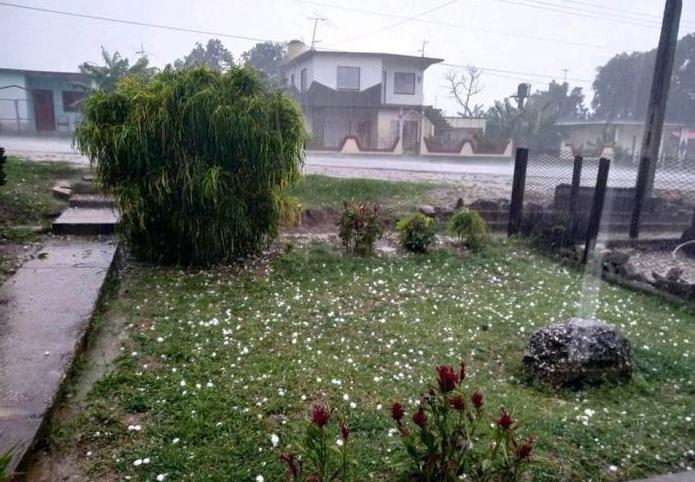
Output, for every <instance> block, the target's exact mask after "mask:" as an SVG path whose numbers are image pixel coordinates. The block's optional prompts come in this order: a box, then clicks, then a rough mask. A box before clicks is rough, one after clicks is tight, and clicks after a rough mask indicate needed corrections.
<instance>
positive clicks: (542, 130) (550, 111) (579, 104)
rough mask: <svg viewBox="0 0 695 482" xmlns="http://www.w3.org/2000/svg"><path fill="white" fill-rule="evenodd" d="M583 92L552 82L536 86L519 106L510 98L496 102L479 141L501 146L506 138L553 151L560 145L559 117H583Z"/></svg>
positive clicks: (487, 113)
mask: <svg viewBox="0 0 695 482" xmlns="http://www.w3.org/2000/svg"><path fill="white" fill-rule="evenodd" d="M587 111H588V109H587V108H586V107H585V106H584V94H583V93H582V89H581V88H580V87H575V88H573V89H570V86H569V84H567V83H562V84H559V83H557V82H554V81H553V82H551V83H550V84H548V89H547V90H537V91H536V92H534V93H533V94H532V95H531V96H530V97H529V99H528V101H527V102H526V105H525V106H524V107H523V108H522V109H519V108H518V107H516V106H513V105H512V103H511V102H510V100H509V99H505V100H503V101H497V102H495V105H493V106H492V107H491V108H490V109H488V111H487V112H486V115H485V118H486V123H485V135H484V136H483V137H482V139H481V141H482V142H483V143H484V144H485V145H486V146H487V147H498V148H499V147H501V146H503V145H504V144H506V142H507V141H508V140H509V139H512V140H513V141H514V143H515V144H516V145H518V146H521V145H523V146H524V147H528V148H529V149H531V150H533V151H536V152H539V151H554V150H556V149H558V148H559V147H560V141H561V140H562V133H561V132H560V130H559V128H558V127H557V125H556V123H557V121H558V120H561V119H570V118H572V119H577V118H584V117H586V115H587Z"/></svg>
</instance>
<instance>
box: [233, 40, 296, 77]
mask: <svg viewBox="0 0 695 482" xmlns="http://www.w3.org/2000/svg"><path fill="white" fill-rule="evenodd" d="M286 55H287V44H286V43H285V42H259V43H257V44H256V45H254V46H253V48H251V49H249V50H247V51H246V52H244V53H243V54H241V58H242V59H243V61H244V65H245V66H249V67H252V68H254V69H256V71H257V72H259V74H260V76H261V78H263V79H266V80H267V82H268V83H269V85H270V86H272V87H276V88H277V87H280V86H282V85H283V84H284V83H285V79H284V77H283V75H282V72H281V70H280V67H281V66H282V62H283V61H284V59H285V56H286Z"/></svg>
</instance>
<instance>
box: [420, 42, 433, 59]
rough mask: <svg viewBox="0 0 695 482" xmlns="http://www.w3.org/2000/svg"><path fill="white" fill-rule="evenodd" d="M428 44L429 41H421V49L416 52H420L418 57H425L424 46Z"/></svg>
mask: <svg viewBox="0 0 695 482" xmlns="http://www.w3.org/2000/svg"><path fill="white" fill-rule="evenodd" d="M428 43H430V42H429V40H423V41H422V48H421V49H420V50H418V52H420V57H424V56H425V46H426V45H427V44H428Z"/></svg>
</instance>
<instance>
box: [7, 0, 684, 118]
mask: <svg viewBox="0 0 695 482" xmlns="http://www.w3.org/2000/svg"><path fill="white" fill-rule="evenodd" d="M449 1H450V2H451V1H452V0H449ZM10 3H16V4H21V5H28V6H33V7H41V8H48V9H55V10H64V11H70V12H76V13H81V14H88V15H96V16H103V17H111V18H117V19H123V20H132V21H138V22H146V23H156V24H161V25H170V26H176V27H184V28H189V29H195V30H204V31H211V32H219V33H224V34H230V35H237V36H248V37H255V38H262V39H268V40H289V39H292V38H300V39H303V40H305V41H306V42H307V43H308V42H309V41H310V40H311V33H312V28H313V23H312V21H310V20H308V19H307V17H312V16H320V17H325V18H327V19H328V20H327V21H326V22H322V23H321V24H319V29H318V35H317V38H318V39H320V43H319V44H318V46H319V47H325V48H331V49H340V50H353V51H383V52H391V53H401V54H409V55H419V49H420V48H421V47H422V41H423V40H426V41H428V44H427V45H426V51H425V53H426V55H428V56H433V57H440V58H444V59H445V61H446V62H447V63H450V64H460V65H467V64H474V65H477V66H479V67H482V68H488V69H499V70H505V71H515V73H510V72H494V71H487V72H485V73H484V75H483V84H484V85H485V91H484V92H483V93H482V94H481V95H480V96H479V101H480V102H482V103H485V104H488V103H490V102H491V101H492V100H494V99H499V98H502V97H504V96H507V95H509V94H511V93H513V92H514V91H515V88H516V85H517V84H518V83H519V82H520V81H528V82H531V84H533V87H534V89H535V88H540V87H543V86H544V85H545V84H547V82H549V81H550V78H546V77H538V76H532V75H527V74H526V73H531V74H537V75H547V76H554V77H555V78H556V79H557V80H562V78H563V75H564V74H563V72H562V69H569V72H568V73H567V76H568V78H569V79H570V83H571V84H572V85H578V86H582V87H584V88H585V90H587V91H588V89H590V82H591V80H593V78H594V75H595V70H596V67H597V66H599V65H602V64H604V63H605V62H606V61H607V60H608V59H609V58H610V57H612V56H613V55H614V54H616V53H618V52H623V51H628V52H631V51H634V50H646V49H650V48H654V47H655V46H656V44H657V42H658V38H659V26H658V25H657V23H658V21H659V20H658V18H659V17H660V16H661V14H662V13H663V6H664V1H663V0H454V1H453V2H452V3H449V4H447V3H448V2H447V1H446V0H437V1H433V0H351V1H350V2H348V1H345V0H343V1H339V0H254V1H248V0H246V1H240V0H225V1H223V0H216V1H214V0H198V1H191V0H185V1H184V0H149V1H142V0H118V1H104V0H60V1H58V0H56V1H50V0H14V2H10ZM683 3H684V6H683V20H682V22H681V31H680V35H681V36H682V35H684V34H686V33H689V32H692V31H695V1H693V0H684V2H683ZM445 4H447V5H445ZM441 5H445V6H443V7H442V8H438V9H436V10H433V11H431V12H429V13H427V14H424V15H422V16H419V17H417V18H415V19H412V20H408V18H410V17H415V16H417V15H419V14H421V13H423V12H426V11H428V10H431V9H435V8H436V7H438V6H441ZM349 9H353V10H349ZM358 10H359V11H358ZM570 12H571V13H570ZM0 18H1V19H2V25H3V40H2V42H0V67H9V68H23V69H37V70H65V71H76V70H77V65H78V64H80V63H81V62H83V61H85V60H88V61H95V62H98V61H99V60H100V47H101V46H102V45H103V46H104V47H106V48H107V49H109V50H111V51H113V50H118V51H120V52H121V53H122V54H124V55H126V56H128V57H131V58H134V57H136V56H137V54H136V53H135V52H136V51H138V50H139V49H140V45H141V43H142V44H143V45H144V48H145V50H146V52H147V54H148V55H149V57H150V60H151V61H152V63H153V64H155V65H158V66H162V65H164V64H166V63H168V62H171V61H173V60H174V59H175V58H178V57H182V56H183V55H185V54H187V53H188V52H189V51H190V50H191V48H192V47H193V44H194V42H196V41H199V42H203V43H205V42H206V41H207V40H208V38H212V37H215V36H214V35H204V34H198V33H187V32H177V31H170V30H162V29H156V28H149V27H142V26H133V25H122V24H115V23H109V22H104V21H100V20H94V19H84V18H75V17H67V16H60V15H56V14H50V13H42V12H36V11H28V10H23V9H17V8H12V7H8V6H3V5H0ZM647 24H649V25H647ZM219 38H220V40H222V42H223V43H224V44H225V46H226V47H227V48H228V49H229V50H230V51H231V52H232V53H233V54H234V55H235V57H237V56H238V55H239V54H240V53H241V52H243V51H244V50H246V49H248V48H250V47H251V46H253V44H254V42H253V41H250V40H240V39H233V38H226V37H219ZM449 68H451V67H444V66H433V67H431V68H430V69H429V70H428V72H427V75H426V77H425V101H426V103H429V104H436V105H437V106H438V107H441V108H444V109H445V110H447V111H449V112H451V113H453V112H454V111H455V109H456V107H455V105H454V103H453V101H452V100H451V99H450V98H449V97H448V95H447V92H446V89H445V87H444V81H443V75H444V73H445V72H446V70H448V69H449ZM519 72H523V73H519ZM575 79H576V80H575ZM582 80H584V81H588V82H581V81H582ZM587 94H588V97H589V98H590V97H591V94H590V91H588V92H587Z"/></svg>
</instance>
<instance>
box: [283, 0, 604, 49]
mask: <svg viewBox="0 0 695 482" xmlns="http://www.w3.org/2000/svg"><path fill="white" fill-rule="evenodd" d="M288 1H291V2H295V3H303V4H306V5H313V6H317V7H325V8H331V9H334V10H341V11H344V12H355V13H363V14H366V15H373V16H377V17H387V18H396V19H407V18H408V17H406V16H403V15H397V14H393V13H386V12H378V11H374V10H367V9H364V8H357V7H346V6H343V5H334V4H331V3H325V2H320V1H316V0H288ZM412 20H413V21H414V22H418V23H424V24H429V25H439V26H442V27H448V28H453V29H457V30H466V31H471V30H472V31H478V32H485V33H489V34H492V35H499V36H502V37H506V38H509V37H518V38H526V39H529V40H536V41H540V42H556V43H560V44H565V45H576V46H578V47H589V48H595V49H607V48H608V47H607V46H606V45H599V44H592V43H588V42H581V41H576V40H566V39H557V38H552V37H543V36H539V35H532V34H524V33H517V32H509V31H506V30H505V31H501V30H494V29H490V28H483V27H476V26H469V25H462V24H456V23H450V22H443V21H439V20H430V19H426V18H416V19H412Z"/></svg>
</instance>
